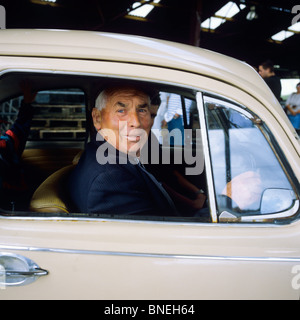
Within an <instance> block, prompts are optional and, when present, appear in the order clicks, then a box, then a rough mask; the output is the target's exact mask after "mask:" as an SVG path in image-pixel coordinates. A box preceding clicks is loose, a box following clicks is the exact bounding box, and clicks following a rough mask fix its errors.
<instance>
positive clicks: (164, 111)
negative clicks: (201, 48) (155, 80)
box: [0, 79, 211, 222]
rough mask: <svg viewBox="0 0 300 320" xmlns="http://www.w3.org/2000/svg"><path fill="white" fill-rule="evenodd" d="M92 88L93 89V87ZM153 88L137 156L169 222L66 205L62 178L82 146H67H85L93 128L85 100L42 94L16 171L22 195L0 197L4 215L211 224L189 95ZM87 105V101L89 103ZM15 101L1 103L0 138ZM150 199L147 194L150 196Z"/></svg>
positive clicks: (66, 93)
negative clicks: (148, 129)
mask: <svg viewBox="0 0 300 320" xmlns="http://www.w3.org/2000/svg"><path fill="white" fill-rule="evenodd" d="M91 81H92V83H94V79H91ZM87 83H88V80H87V79H85V84H87ZM157 88H159V86H158V85H157V87H156V88H155V90H154V91H153V92H159V97H160V100H159V102H158V105H156V106H154V108H153V109H152V106H151V115H152V120H153V126H152V135H151V137H150V138H151V139H150V140H149V142H150V143H148V147H149V149H147V150H148V154H147V155H146V157H145V156H144V154H143V158H141V160H142V163H143V166H144V168H145V169H146V170H147V171H148V173H149V174H151V175H152V176H153V177H154V178H155V179H156V180H157V184H156V186H157V187H158V188H161V189H162V188H163V189H165V191H166V192H167V194H168V195H169V198H170V199H171V200H172V201H173V202H174V205H175V207H176V214H175V215H174V216H171V217H170V216H168V215H166V213H165V212H163V211H162V212H158V213H157V215H156V216H153V215H150V214H142V215H132V216H127V217H126V216H124V215H122V214H120V215H119V216H116V215H111V214H109V213H106V212H104V211H103V212H97V214H94V215H92V216H91V215H90V214H88V212H82V211H81V210H78V209H77V207H75V206H74V205H73V203H72V201H70V197H69V193H68V188H67V183H68V179H69V178H68V177H69V176H70V174H71V172H72V171H73V170H74V169H75V167H76V166H77V164H78V161H79V159H80V157H81V156H82V153H83V149H84V146H83V145H82V148H77V146H78V145H77V144H75V145H74V144H70V141H71V142H72V141H78V140H79V141H81V140H83V141H87V142H86V143H89V142H90V141H91V139H92V137H93V136H92V132H91V133H90V132H87V130H86V126H87V125H88V127H90V126H91V125H92V123H89V124H88V121H90V120H91V119H89V118H88V119H89V120H88V121H87V120H86V119H87V111H86V105H85V95H84V93H83V92H82V91H81V90H78V89H63V90H62V89H61V90H46V91H40V92H39V93H38V95H37V96H36V99H35V102H34V104H33V106H34V117H33V120H32V124H31V127H30V135H29V139H28V140H29V141H28V142H27V145H26V148H25V150H24V152H23V154H22V159H21V163H20V169H21V171H22V174H21V177H22V179H23V178H24V190H21V191H20V190H13V189H9V190H5V192H3V193H2V195H4V194H5V196H3V197H1V203H0V206H1V209H2V210H5V212H6V213H5V214H9V215H11V214H13V215H16V216H18V215H20V214H21V215H25V216H33V217H35V216H38V217H40V216H44V215H46V216H68V217H70V216H74V217H77V216H78V215H79V216H80V217H87V218H91V217H92V218H104V219H105V218H108V219H110V218H114V219H117V218H122V219H138V220H139V219H142V220H145V219H146V220H154V221H155V220H159V221H160V220H161V219H163V220H164V221H166V220H167V221H169V220H171V221H174V219H175V221H178V220H179V221H182V220H184V221H189V222H194V221H195V222H210V221H211V219H210V211H209V208H208V202H207V198H208V194H207V183H206V177H205V172H204V157H203V154H202V150H203V148H202V139H201V131H200V125H199V115H198V109H197V104H196V98H195V94H194V92H193V91H192V90H188V89H182V88H178V87H169V86H165V87H163V88H164V89H163V90H157ZM88 98H89V99H90V100H92V97H88ZM21 101H22V97H18V98H15V99H11V100H9V101H6V102H4V103H2V105H1V108H2V109H1V111H2V114H1V116H2V119H3V121H2V132H3V133H4V132H6V131H7V130H9V129H10V128H11V126H12V125H13V123H14V121H15V119H16V116H17V114H18V111H19V108H20V105H21ZM153 104H154V102H153ZM92 107H93V106H92ZM88 112H89V111H88ZM152 113H153V114H152ZM89 133H90V137H89V139H88V137H87V135H88V134H89ZM45 142H46V143H45ZM156 147H157V148H156ZM144 149H145V150H146V148H144ZM95 158H96V157H95ZM19 178H20V177H19V175H18V179H19ZM18 186H19V180H18V181H17V187H18ZM13 187H14V188H15V187H16V186H15V185H14V186H13ZM155 189H156V188H155ZM151 192H153V194H154V192H157V190H156V191H155V190H152V191H151ZM45 195H47V196H45ZM166 198H167V197H166ZM48 199H50V202H49V203H48V202H47V201H48ZM112 206H113V204H112ZM116 210H117V209H116Z"/></svg>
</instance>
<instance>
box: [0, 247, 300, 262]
mask: <svg viewBox="0 0 300 320" xmlns="http://www.w3.org/2000/svg"><path fill="white" fill-rule="evenodd" d="M0 250H9V251H23V252H24V251H27V252H44V253H58V254H82V255H94V256H114V257H132V258H154V259H176V260H178V259H179V260H199V261H208V260H214V261H241V262H243V261H248V262H289V263H300V257H242V256H208V255H184V254H160V253H140V252H118V251H97V250H77V249H59V248H42V247H26V246H5V245H0Z"/></svg>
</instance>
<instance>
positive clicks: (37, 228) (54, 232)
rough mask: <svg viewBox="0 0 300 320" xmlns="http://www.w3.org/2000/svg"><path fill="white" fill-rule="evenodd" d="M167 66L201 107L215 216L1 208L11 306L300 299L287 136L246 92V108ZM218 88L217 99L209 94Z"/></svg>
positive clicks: (167, 75)
mask: <svg viewBox="0 0 300 320" xmlns="http://www.w3.org/2000/svg"><path fill="white" fill-rule="evenodd" d="M93 66H94V69H95V70H97V65H96V64H95V65H93ZM72 67H73V65H72ZM151 68H152V67H149V69H151ZM107 69H109V68H108V67H107ZM130 70H131V66H130V67H129V66H126V67H124V69H122V68H121V67H119V68H118V72H119V73H122V72H123V73H124V74H123V76H124V77H125V75H126V74H128V75H129V74H130ZM158 71H159V70H155V74H156V75H157V77H158V74H159V75H160V76H161V77H162V78H163V79H161V80H160V83H161V82H164V83H165V84H168V85H170V84H171V85H172V86H175V87H176V88H177V89H176V90H178V92H182V91H183V92H186V91H188V94H189V97H190V95H191V94H194V99H195V100H196V101H197V110H198V118H197V116H196V117H195V118H194V121H195V122H196V123H197V122H198V126H197V125H195V130H198V131H197V132H198V133H199V136H200V137H201V141H202V143H203V152H204V153H203V154H204V159H205V174H206V180H207V196H208V199H209V206H208V207H209V212H210V216H211V221H207V222H203V221H201V219H200V220H199V219H198V218H191V219H187V218H183V217H180V218H178V217H177V218H176V219H173V220H172V219H152V218H151V219H132V218H131V219H128V218H126V217H123V218H104V217H100V218H91V217H89V216H84V215H82V216H76V215H73V216H72V215H71V216H63V215H62V216H60V215H55V214H52V215H48V216H47V215H37V214H30V215H27V216H26V215H24V214H23V215H22V214H21V213H13V212H8V213H7V212H2V215H1V219H0V266H1V268H0V272H1V273H0V299H218V298H220V299H224V298H225V299H230V298H231V299H241V298H245V299H251V298H253V299H260V298H261V299H277V298H278V299H279V298H280V299H281V298H287V299H289V298H294V299H299V276H298V273H299V268H298V267H299V265H300V250H299V245H298V244H299V237H300V225H299V222H298V214H299V181H298V178H297V174H298V176H299V171H297V172H296V171H295V173H293V170H292V169H293V168H294V166H295V165H294V163H297V160H298V159H297V158H296V156H295V154H296V152H295V150H293V149H292V148H293V145H292V143H291V142H288V139H285V138H284V137H285V131H284V130H283V128H282V127H280V126H279V125H278V121H277V120H276V119H274V117H273V116H272V115H271V113H270V112H268V111H265V109H263V106H262V105H261V104H260V103H258V102H257V101H256V102H255V103H254V104H253V110H252V109H251V107H252V105H251V104H250V103H249V101H253V100H254V99H252V98H251V97H249V96H248V95H247V94H245V93H244V92H241V93H239V94H240V95H239V99H238V100H239V101H240V100H242V98H245V105H246V106H245V105H243V104H241V103H238V102H236V101H235V100H234V99H230V96H231V95H233V93H236V92H237V89H236V88H234V89H232V88H231V86H230V85H227V84H226V85H225V84H224V83H221V82H218V81H216V80H211V79H208V78H204V77H203V78H201V77H198V76H195V75H190V74H188V73H184V72H179V71H172V70H169V71H168V72H167V71H166V70H164V71H165V72H164V73H163V75H161V72H158ZM99 72H100V71H99ZM107 72H108V71H107ZM126 72H127V73H126ZM135 73H136V75H135V76H136V77H137V78H138V77H140V78H141V79H143V75H144V74H145V66H140V68H139V67H138V66H135ZM180 75H182V76H184V81H186V84H185V86H184V87H181V86H180V85H179V84H178V83H179V82H180V81H179V80H178V82H175V80H174V79H181V77H180ZM153 81H154V80H153V79H152V82H153ZM212 81H214V83H213V84H214V85H215V86H212V87H216V88H217V87H218V93H216V94H212V93H211V92H210V93H207V92H208V90H207V89H206V90H204V89H203V88H206V87H207V86H208V84H209V85H211V82H212ZM189 83H190V85H189ZM187 87H188V89H187ZM199 87H200V88H199ZM201 87H203V88H201ZM172 88H173V87H172ZM195 88H198V89H197V90H196V89H195ZM173 90H175V89H174V88H173ZM195 92H197V94H196V95H195ZM221 92H223V95H222V94H221ZM232 92H233V93H232ZM183 98H184V94H183ZM182 100H184V99H182ZM260 108H261V109H262V110H263V111H260ZM260 115H261V117H260ZM268 117H270V119H271V120H270V121H269V120H268ZM274 128H276V129H277V128H278V130H279V133H280V134H282V136H283V138H282V140H281V141H280V143H279V142H278V141H277V140H278V139H277V137H278V136H279V133H273V130H274ZM196 137H197V136H196ZM282 141H285V142H287V144H288V146H287V147H284V146H283V144H282ZM250 146H251V148H250ZM201 148H202V147H201ZM289 148H290V152H287V150H289ZM245 152H246V154H245ZM293 159H294V160H295V159H296V160H295V161H294V162H293ZM269 162H271V166H270V168H269V167H268V163H269ZM292 162H293V163H292ZM265 170H266V171H265ZM251 171H255V172H254V173H256V174H259V175H260V177H259V178H257V176H256V175H255V174H253V175H252V176H250V178H251V180H250V182H249V176H247V175H246V179H245V176H243V174H245V173H248V172H251ZM240 175H242V177H241V178H240V179H235V178H236V177H238V176H240ZM272 177H273V179H272ZM247 179H248V180H247ZM245 181H246V182H245ZM230 183H231V184H230ZM261 184H262V185H263V187H262V185H261ZM257 185H259V190H260V192H256V190H255V188H256V186H257ZM236 186H238V187H236ZM248 186H249V188H250V189H251V191H252V189H254V190H253V193H254V195H255V197H249V198H250V200H251V201H250V202H249V203H247V200H248V198H247V197H246V200H245V199H244V198H243V199H242V200H243V202H242V205H241V204H240V200H241V198H240V193H239V191H240V190H246V191H247V187H248ZM229 190H231V193H230V192H229ZM236 190H237V191H236ZM226 192H228V193H226ZM229 196H230V197H229ZM259 198H260V201H259ZM228 199H229V200H228Z"/></svg>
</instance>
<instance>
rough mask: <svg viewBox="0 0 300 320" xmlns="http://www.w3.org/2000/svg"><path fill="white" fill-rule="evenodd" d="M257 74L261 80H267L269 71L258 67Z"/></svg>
mask: <svg viewBox="0 0 300 320" xmlns="http://www.w3.org/2000/svg"><path fill="white" fill-rule="evenodd" d="M258 72H259V74H260V75H261V77H262V78H263V79H266V78H269V77H270V75H271V71H270V69H264V68H263V66H259V69H258Z"/></svg>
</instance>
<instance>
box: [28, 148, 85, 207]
mask: <svg viewBox="0 0 300 320" xmlns="http://www.w3.org/2000/svg"><path fill="white" fill-rule="evenodd" d="M81 155H82V151H81V152H79V153H78V154H77V155H76V156H75V158H74V160H73V163H72V165H69V166H66V167H64V168H62V169H60V170H58V171H56V172H54V173H53V174H52V175H51V176H50V177H48V178H47V179H46V180H45V181H44V182H43V183H42V184H41V185H40V186H39V187H38V188H37V190H36V191H35V193H34V194H33V196H32V198H31V201H30V205H29V210H30V211H32V212H41V213H46V212H47V213H70V212H71V211H72V203H71V201H70V199H69V196H68V194H67V192H66V190H67V186H66V183H67V180H68V177H69V175H70V174H71V172H72V171H73V170H74V168H75V166H76V165H77V163H78V161H79V159H80V157H81Z"/></svg>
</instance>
